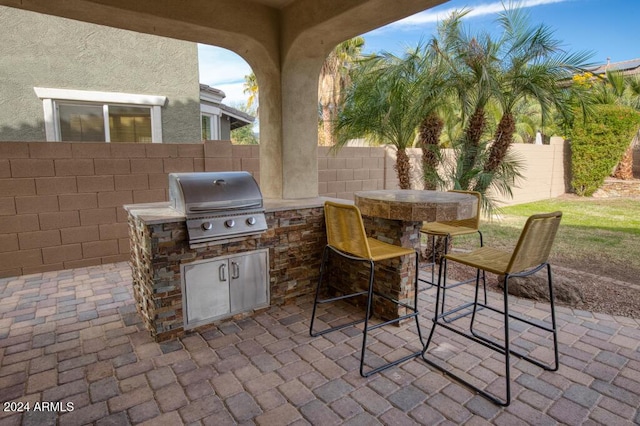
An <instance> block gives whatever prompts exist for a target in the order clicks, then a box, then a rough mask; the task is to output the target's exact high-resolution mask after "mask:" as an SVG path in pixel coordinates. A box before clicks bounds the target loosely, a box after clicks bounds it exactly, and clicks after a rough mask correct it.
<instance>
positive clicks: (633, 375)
mask: <svg viewBox="0 0 640 426" xmlns="http://www.w3.org/2000/svg"><path fill="white" fill-rule="evenodd" d="M471 290H472V287H471V286H461V287H458V288H457V289H455V290H450V293H449V295H448V297H450V298H451V300H453V299H454V298H469V297H471V295H472V291H471ZM434 296H435V290H434V289H430V290H426V291H423V292H421V294H420V308H421V313H422V318H421V325H422V330H423V334H424V335H425V337H426V336H427V335H428V332H429V330H430V328H431V321H430V316H431V314H432V309H433V303H434ZM492 298H493V299H495V300H497V301H498V304H499V303H500V299H501V296H499V295H495V294H492ZM514 301H515V305H516V306H515V310H517V311H520V312H526V313H528V314H529V315H532V316H534V317H536V318H540V319H544V318H546V317H547V315H548V314H547V310H548V305H546V304H544V303H534V302H531V301H528V300H522V299H514ZM311 302H312V300H311V298H309V297H305V298H300V299H299V300H297V301H296V303H295V304H291V305H286V306H277V307H272V308H270V309H268V310H266V311H263V312H261V313H259V314H257V315H255V316H253V317H250V318H246V319H242V320H236V321H227V322H224V323H222V324H221V325H220V326H219V327H217V328H211V329H210V330H207V331H203V332H200V333H193V334H190V335H188V336H187V337H184V338H182V339H179V340H174V341H169V342H164V343H159V344H158V343H155V342H153V340H152V339H151V338H150V336H149V334H148V333H147V331H146V330H144V328H143V326H142V322H141V320H140V317H139V316H138V314H137V312H136V310H135V305H134V302H133V299H132V296H131V273H130V269H129V266H128V264H127V263H117V264H110V265H103V266H96V267H88V268H82V269H75V270H64V271H56V272H49V273H43V274H34V275H29V276H22V277H17V278H8V279H0V402H2V404H3V405H2V408H3V410H2V412H0V425H18V424H25V425H46V424H60V425H68V424H69V425H71V424H91V423H94V424H98V425H102V424H104V425H107V424H109V425H126V424H139V423H146V424H150V425H178V424H205V425H207V424H211V425H224V424H259V425H285V424H312V425H324V424H352V425H360V424H361V425H371V424H377V423H380V424H398V425H402V424H428V425H435V424H469V425H474V424H508V425H514V424H536V425H540V424H569V425H578V424H607V425H623V424H638V423H640V409H639V408H638V407H639V406H640V349H639V348H640V324H639V321H637V320H634V319H630V318H624V317H611V316H608V315H600V314H593V313H590V312H585V311H576V310H571V309H568V308H562V307H559V308H557V314H558V325H559V330H560V331H559V341H560V364H561V365H560V369H559V370H558V371H557V372H545V371H544V370H542V369H541V368H539V367H535V366H533V365H531V364H529V363H527V362H524V361H521V360H518V359H517V358H516V359H513V360H512V367H513V368H512V392H513V402H512V403H511V405H510V406H509V407H507V408H501V407H498V406H495V405H493V404H492V403H490V402H489V401H487V400H485V399H484V398H482V397H480V396H478V395H475V394H474V393H472V392H470V391H469V390H467V388H465V387H463V386H461V385H459V384H457V382H454V381H452V380H451V379H449V378H447V377H446V376H443V375H442V374H441V373H439V372H437V371H434V370H432V369H430V368H429V367H428V366H427V364H426V363H424V362H423V361H422V360H420V359H414V360H410V361H407V362H405V363H403V364H401V365H400V366H397V367H393V368H391V369H389V370H386V371H384V372H382V373H379V374H376V375H373V376H372V377H370V378H367V379H365V378H362V377H360V375H359V372H358V363H359V357H360V344H361V342H362V340H361V334H360V333H359V332H358V330H356V329H354V328H347V329H344V330H342V331H338V332H334V333H330V334H327V335H324V336H322V337H317V338H312V337H310V336H309V333H308V328H309V318H310V312H311V305H312V303H311ZM358 314H359V312H358V311H357V310H356V309H354V308H352V307H350V306H347V305H341V306H337V307H327V308H323V310H321V312H320V319H321V320H322V321H333V320H341V318H342V317H345V316H349V315H352V316H353V315H358ZM479 320H480V327H483V328H485V329H486V330H490V328H491V327H495V325H496V324H497V321H496V318H495V317H490V316H486V317H481V318H479ZM322 321H321V322H322ZM464 321H466V320H464V319H463V320H461V322H462V325H464ZM512 329H513V330H514V332H513V333H512V336H513V342H514V344H515V345H517V346H519V347H521V348H525V349H532V348H533V343H534V342H536V343H538V342H540V341H545V342H546V337H545V336H544V333H539V332H538V333H536V332H532V331H529V330H526V329H525V328H524V327H521V326H514V327H513V328H512ZM519 332H522V333H524V334H523V335H522V336H519V337H518V336H516V335H517V333H519ZM496 335H499V334H496ZM374 336H375V338H372V339H371V340H370V346H369V348H370V349H371V351H370V354H369V355H368V356H367V358H366V359H367V363H368V364H372V365H375V364H376V362H378V361H379V357H386V358H393V357H396V356H401V355H402V354H403V353H406V351H408V350H412V349H413V350H415V349H416V348H418V347H419V340H418V336H417V333H416V329H415V325H413V326H412V325H411V324H407V325H406V326H402V327H394V326H389V327H385V328H383V329H379V330H377V331H376V332H375V333H374ZM405 342H406V344H405ZM532 350H533V354H534V355H535V356H536V357H539V358H540V359H543V360H546V359H548V357H549V356H550V355H551V352H550V351H549V350H548V349H532ZM429 353H430V354H431V356H433V357H437V358H440V359H446V360H447V363H448V364H449V365H452V366H454V367H455V368H457V369H459V371H463V372H464V373H463V374H467V375H468V376H469V377H471V378H472V379H473V380H477V381H480V382H484V383H487V384H488V386H489V389H490V390H492V391H496V392H500V390H501V386H502V383H503V382H502V380H501V379H502V374H503V369H502V368H503V367H502V366H501V364H500V362H499V361H500V358H499V357H498V356H497V354H495V353H493V352H490V351H488V350H486V349H485V348H483V347H482V346H477V345H473V344H469V343H468V342H466V341H464V340H462V339H460V338H458V337H455V336H454V335H453V334H452V333H450V332H447V331H442V329H440V328H439V329H438V331H437V334H436V335H435V337H434V342H433V346H432V347H431V348H430V350H429ZM42 402H51V403H56V404H55V405H53V404H50V405H46V404H43V403H42ZM26 403H29V407H30V408H29V411H24V412H18V411H17V410H18V409H19V408H24V406H25V404H26Z"/></svg>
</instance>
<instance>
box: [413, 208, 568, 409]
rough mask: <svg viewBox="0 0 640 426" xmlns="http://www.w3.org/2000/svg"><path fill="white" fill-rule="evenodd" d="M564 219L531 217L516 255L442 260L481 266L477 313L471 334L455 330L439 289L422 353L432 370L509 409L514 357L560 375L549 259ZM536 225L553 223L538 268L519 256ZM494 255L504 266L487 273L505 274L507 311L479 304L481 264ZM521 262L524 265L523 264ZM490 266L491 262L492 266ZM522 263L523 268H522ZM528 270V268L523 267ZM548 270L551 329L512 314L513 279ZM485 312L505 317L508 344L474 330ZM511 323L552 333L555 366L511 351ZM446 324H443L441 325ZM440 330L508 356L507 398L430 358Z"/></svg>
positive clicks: (485, 251) (487, 251) (486, 251)
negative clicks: (442, 310) (441, 306)
mask: <svg viewBox="0 0 640 426" xmlns="http://www.w3.org/2000/svg"><path fill="white" fill-rule="evenodd" d="M561 217H562V213H561V212H553V213H548V214H538V215H533V216H531V217H529V219H528V220H527V224H526V225H525V227H524V229H523V231H522V233H521V235H520V238H519V240H518V244H517V246H516V249H515V250H514V251H513V253H507V252H503V251H500V250H496V249H491V248H489V247H486V248H481V249H478V250H476V251H475V252H472V253H470V254H462V255H458V256H456V255H447V256H445V257H443V258H442V259H441V266H443V265H442V263H446V262H447V261H448V260H453V261H457V262H461V263H465V264H467V265H469V266H478V270H477V274H476V287H475V295H474V308H473V311H472V312H473V313H472V316H471V324H470V327H469V333H467V332H465V331H462V330H460V329H458V328H455V327H453V326H452V325H450V324H448V323H446V322H444V320H443V319H444V317H445V316H446V315H448V314H449V313H447V312H445V313H440V314H438V308H439V303H440V300H441V295H440V290H441V287H440V286H438V291H437V295H436V307H435V313H434V317H433V320H432V321H433V327H432V328H431V332H430V333H429V337H428V338H427V343H426V345H425V346H424V349H423V351H422V359H423V360H424V361H425V362H426V363H427V364H429V365H430V366H432V367H434V368H436V369H437V370H439V371H441V372H442V373H444V374H445V375H447V376H450V377H452V378H453V379H455V380H457V381H458V382H460V383H462V384H463V385H465V386H467V387H469V388H471V389H473V390H474V391H475V392H477V393H478V394H480V395H482V396H483V397H485V398H487V399H488V400H490V401H492V402H493V403H495V404H497V405H501V406H505V407H506V406H508V405H509V404H510V403H511V365H510V355H514V356H516V357H518V358H520V359H523V360H525V361H528V362H529V363H532V364H534V365H536V366H538V367H540V368H542V369H544V370H547V371H557V370H558V368H559V359H558V331H557V324H556V315H555V302H554V293H553V275H552V272H551V265H550V264H549V263H548V261H547V259H548V255H549V251H550V248H551V245H552V243H553V239H554V238H555V234H556V232H557V229H558V225H559V223H560V219H561ZM536 221H546V222H547V223H549V224H550V225H549V226H548V227H547V229H546V232H545V233H544V235H543V236H542V237H540V238H541V239H544V240H545V243H546V245H545V247H544V248H542V253H541V254H540V255H539V256H537V257H536V258H537V259H538V260H539V261H535V260H534V262H535V264H534V265H531V264H530V263H531V262H527V259H524V260H523V259H518V256H519V254H520V253H519V252H520V251H522V250H526V248H527V247H525V246H528V245H529V244H528V241H530V240H531V237H530V234H529V232H530V229H531V228H532V227H535V225H534V224H535V222H536ZM492 255H496V256H499V257H500V258H501V259H500V261H501V262H498V263H502V265H500V266H498V267H495V268H494V267H491V268H488V269H487V270H488V271H489V272H493V273H497V274H500V273H504V277H505V278H504V289H503V308H502V309H499V308H496V307H494V306H489V305H488V304H487V303H480V302H478V293H479V288H480V285H479V281H480V270H481V268H480V266H482V265H481V263H482V261H481V260H479V259H481V258H482V257H489V256H492ZM519 260H520V262H519ZM489 263H490V262H489ZM518 263H520V264H518ZM523 266H524V267H523ZM544 268H546V269H547V281H548V286H549V302H550V312H551V325H548V323H545V322H542V321H534V320H533V319H532V318H526V317H523V316H521V315H515V314H512V313H510V312H509V279H510V278H513V277H526V276H529V275H533V274H535V273H536V272H538V271H540V270H542V269H544ZM444 269H445V268H442V267H441V268H440V271H439V273H438V280H439V281H440V279H442V272H443V270H444ZM481 308H486V309H489V310H491V311H493V312H496V313H499V314H501V315H502V316H503V321H504V343H500V342H498V341H496V340H494V339H491V338H488V337H486V336H483V335H482V334H480V333H478V332H477V331H475V330H474V328H473V326H474V322H475V318H476V314H477V311H478V310H479V309H481ZM509 319H514V320H517V321H521V322H524V323H525V324H528V325H530V326H532V327H536V328H538V329H540V330H543V331H547V332H549V333H551V334H552V339H553V355H554V360H553V362H552V363H548V364H546V363H543V362H541V361H538V360H537V359H534V358H532V357H530V356H529V355H527V354H525V353H523V352H519V351H516V350H514V349H511V347H510V337H509ZM441 320H442V321H441ZM437 326H442V327H444V328H445V329H447V330H449V331H452V332H454V333H456V334H458V335H460V336H462V337H466V338H468V339H470V340H472V341H474V342H476V343H479V344H481V345H483V346H485V347H487V348H489V349H491V350H493V351H495V352H498V353H500V354H502V355H504V357H505V362H504V364H505V376H504V377H505V398H504V399H501V398H499V397H497V396H495V395H493V394H490V393H489V392H487V391H486V390H485V389H482V388H479V387H478V386H476V385H474V384H472V383H471V382H469V381H468V380H466V379H464V378H463V377H461V376H460V375H458V374H455V373H453V372H451V371H450V370H447V369H446V368H445V367H443V366H442V365H440V364H438V363H436V362H434V361H432V360H430V359H428V358H426V356H425V354H426V353H427V351H428V349H429V345H430V343H431V340H432V338H433V335H434V332H435V329H436V327H437Z"/></svg>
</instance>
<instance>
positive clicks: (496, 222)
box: [454, 197, 640, 283]
mask: <svg viewBox="0 0 640 426" xmlns="http://www.w3.org/2000/svg"><path fill="white" fill-rule="evenodd" d="M556 210H560V211H562V213H563V216H562V222H561V223H560V229H559V230H558V235H557V236H556V241H555V243H554V247H553V250H552V252H551V263H552V264H556V265H558V266H566V267H569V268H573V269H577V270H581V271H585V272H591V273H594V274H600V275H607V276H610V277H612V278H615V279H619V280H623V281H627V282H630V283H640V200H639V199H622V198H608V199H601V198H580V197H561V198H556V199H551V200H545V201H538V202H534V203H527V204H519V205H516V206H510V207H505V208H503V209H501V216H500V217H499V218H494V219H493V220H491V221H488V220H484V221H482V222H481V224H480V229H481V230H482V233H483V234H484V241H485V244H486V245H488V246H491V247H496V248H504V249H509V250H510V249H513V247H514V246H515V244H516V242H517V240H518V236H519V235H520V231H521V230H522V227H523V226H524V223H525V221H526V220H527V217H529V216H530V215H532V214H535V213H548V212H552V211H556ZM477 240H478V239H477V236H476V237H458V238H457V239H456V240H455V241H454V246H455V247H460V248H468V249H470V248H473V247H475V246H477V244H478V243H477Z"/></svg>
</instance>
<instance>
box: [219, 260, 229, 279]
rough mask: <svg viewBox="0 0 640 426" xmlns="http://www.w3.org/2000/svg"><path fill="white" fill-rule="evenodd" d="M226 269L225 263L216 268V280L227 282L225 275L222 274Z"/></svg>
mask: <svg viewBox="0 0 640 426" xmlns="http://www.w3.org/2000/svg"><path fill="white" fill-rule="evenodd" d="M226 267H227V265H226V263H223V264H222V265H220V266H219V267H218V278H220V281H226V280H227V277H225V273H224V270H225V268H226Z"/></svg>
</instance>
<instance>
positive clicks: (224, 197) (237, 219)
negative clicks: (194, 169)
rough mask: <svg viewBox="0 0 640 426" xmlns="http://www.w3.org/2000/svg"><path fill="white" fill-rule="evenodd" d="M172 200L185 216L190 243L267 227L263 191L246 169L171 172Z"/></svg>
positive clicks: (254, 232)
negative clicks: (239, 170) (237, 170)
mask: <svg viewBox="0 0 640 426" xmlns="http://www.w3.org/2000/svg"><path fill="white" fill-rule="evenodd" d="M169 201H170V202H171V207H173V208H174V209H175V210H177V211H179V212H180V213H182V214H184V215H185V216H186V219H187V230H188V232H189V243H190V244H191V245H193V244H198V243H207V242H211V241H218V240H222V239H228V238H232V237H239V236H245V235H253V234H260V233H262V232H264V231H266V230H267V221H266V218H265V215H264V206H263V200H262V193H261V192H260V188H259V187H258V184H257V182H256V181H255V179H254V178H253V176H251V174H249V173H247V172H204V173H170V174H169Z"/></svg>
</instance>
